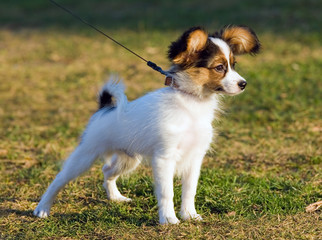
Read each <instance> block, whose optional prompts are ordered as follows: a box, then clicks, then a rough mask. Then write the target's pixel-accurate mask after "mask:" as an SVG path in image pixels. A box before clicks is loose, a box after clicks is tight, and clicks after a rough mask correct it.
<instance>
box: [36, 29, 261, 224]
mask: <svg viewBox="0 0 322 240" xmlns="http://www.w3.org/2000/svg"><path fill="white" fill-rule="evenodd" d="M259 49H260V43H259V40H258V38H257V36H256V34H255V33H254V31H252V30H251V29H250V28H248V27H246V26H228V27H226V28H224V29H222V30H221V31H220V32H216V33H215V34H214V35H208V33H207V32H206V31H205V30H204V29H202V28H200V27H194V28H191V29H189V30H187V31H186V32H184V33H183V35H182V36H181V37H179V39H178V40H177V41H175V42H173V43H172V44H171V45H170V47H169V52H168V57H169V59H170V61H171V62H172V66H171V68H170V70H169V71H168V73H169V75H168V77H167V79H166V85H169V86H168V87H165V88H162V89H159V90H156V91H154V92H151V93H148V94H147V95H145V96H143V97H141V98H139V99H136V100H135V101H132V102H128V101H127V97H126V96H125V94H124V86H123V85H122V83H121V82H119V81H117V79H111V80H110V81H109V82H108V83H107V84H106V85H105V86H104V87H103V89H102V90H101V93H100V97H99V105H100V107H99V110H98V111H97V112H96V113H95V114H94V115H93V116H92V118H91V119H90V121H89V124H88V126H87V128H86V130H85V132H84V134H83V136H82V139H81V142H80V143H79V145H78V146H77V148H76V149H75V151H74V152H73V153H72V154H71V155H70V156H69V158H68V159H67V160H66V162H65V164H64V166H63V169H62V170H61V172H60V173H59V174H58V175H57V176H56V178H55V180H54V181H53V182H52V183H51V184H50V186H49V187H48V189H47V191H46V193H45V194H44V195H43V196H42V198H41V201H40V202H39V204H38V206H37V208H36V209H35V211H34V215H36V216H38V217H47V216H48V215H49V212H50V208H51V206H52V204H53V201H54V199H55V197H56V195H57V193H58V192H59V190H60V189H62V188H63V187H64V186H65V185H66V184H67V183H68V182H69V181H71V180H72V179H74V178H76V177H77V176H79V175H80V174H81V173H83V172H85V171H86V170H88V169H89V168H90V167H91V165H92V164H93V162H94V160H95V159H97V158H98V157H104V158H106V164H105V165H104V167H103V173H104V187H105V189H106V193H107V198H108V199H110V200H113V201H130V199H129V198H126V197H124V196H122V195H121V193H120V192H119V191H118V189H117V186H116V180H117V178H118V177H119V176H120V175H122V174H124V173H128V172H130V171H132V170H134V169H135V168H136V167H137V166H138V165H139V164H140V162H141V161H142V158H143V157H148V158H149V159H151V166H152V169H153V177H154V183H155V193H156V197H157V200H158V207H159V221H160V224H167V223H170V224H176V223H179V220H178V218H177V217H176V214H175V211H174V205H173V195H174V194H173V177H174V175H175V174H178V175H179V176H181V179H182V203H181V211H180V215H181V218H182V219H183V220H188V219H196V220H201V219H202V218H201V216H200V215H199V214H198V213H197V212H196V209H195V203H194V198H195V194H196V189H197V183H198V178H199V173H200V167H201V163H202V160H203V158H204V156H205V154H206V152H207V149H208V148H209V146H210V143H211V141H212V137H213V128H212V121H213V120H214V116H215V114H214V113H215V112H216V111H220V101H219V98H220V97H219V96H220V95H223V94H226V95H236V94H239V93H241V92H243V91H244V89H245V87H246V84H247V83H246V81H245V79H244V78H243V77H241V76H240V75H239V74H238V73H237V72H236V71H235V63H236V61H235V55H241V54H246V53H250V54H255V53H257V52H258V51H259Z"/></svg>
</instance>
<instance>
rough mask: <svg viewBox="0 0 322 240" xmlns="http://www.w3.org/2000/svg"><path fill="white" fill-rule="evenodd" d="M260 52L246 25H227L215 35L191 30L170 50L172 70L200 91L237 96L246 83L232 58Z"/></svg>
mask: <svg viewBox="0 0 322 240" xmlns="http://www.w3.org/2000/svg"><path fill="white" fill-rule="evenodd" d="M259 49H260V43H259V40H258V38H257V36H256V34H255V33H254V32H253V31H252V30H251V29H250V28H248V27H245V26H230V27H226V28H224V29H223V30H221V31H220V32H219V33H218V32H216V33H215V34H214V35H208V33H207V32H206V31H205V30H203V29H202V28H200V27H194V28H191V29H189V30H188V31H186V32H185V33H183V35H182V36H181V37H180V38H179V39H178V40H177V41H175V42H173V43H172V44H171V45H170V47H169V53H168V57H169V59H170V60H171V62H172V63H173V67H172V69H175V70H174V71H183V72H184V73H185V74H187V75H188V76H189V79H190V80H191V81H192V82H193V84H194V85H195V86H197V87H198V88H202V89H203V92H205V91H206V92H209V93H225V94H229V95H236V94H239V93H241V92H242V91H243V90H244V89H245V87H246V84H247V83H246V81H245V79H244V78H243V77H241V76H240V75H239V74H238V73H237V72H236V71H235V64H236V60H235V55H241V54H246V53H250V54H255V53H257V52H258V51H259Z"/></svg>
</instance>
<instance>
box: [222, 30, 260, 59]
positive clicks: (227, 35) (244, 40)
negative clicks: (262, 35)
mask: <svg viewBox="0 0 322 240" xmlns="http://www.w3.org/2000/svg"><path fill="white" fill-rule="evenodd" d="M220 35H221V36H220V37H221V38H222V39H223V40H224V41H226V42H227V43H228V45H229V46H230V48H231V49H232V51H233V53H234V54H236V55H240V54H245V53H250V54H256V53H258V52H259V50H260V46H261V45H260V42H259V40H258V38H257V36H256V34H255V32H254V31H253V30H252V29H250V28H249V27H246V26H228V27H226V28H224V29H223V30H221V34H220Z"/></svg>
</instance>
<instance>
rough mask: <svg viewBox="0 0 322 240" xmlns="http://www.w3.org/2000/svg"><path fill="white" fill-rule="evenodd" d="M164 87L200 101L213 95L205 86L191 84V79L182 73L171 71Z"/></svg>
mask: <svg viewBox="0 0 322 240" xmlns="http://www.w3.org/2000/svg"><path fill="white" fill-rule="evenodd" d="M164 85H166V86H169V87H171V88H173V89H175V90H178V91H180V92H182V93H185V94H187V95H190V96H193V97H196V98H198V99H200V100H202V99H208V98H209V97H211V95H212V94H213V93H211V92H206V91H205V89H204V87H203V86H196V84H194V83H192V82H191V80H190V77H189V76H188V75H187V74H186V73H184V72H181V71H180V72H171V71H169V75H168V76H167V77H166V78H165V82H164Z"/></svg>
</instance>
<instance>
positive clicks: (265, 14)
mask: <svg viewBox="0 0 322 240" xmlns="http://www.w3.org/2000/svg"><path fill="white" fill-rule="evenodd" d="M56 1H57V2H58V3H60V4H62V5H64V6H66V7H67V8H69V9H71V10H72V11H73V12H75V13H77V14H78V15H80V16H82V17H83V18H84V19H86V20H87V21H89V22H91V23H93V24H95V25H97V26H100V27H104V28H108V29H109V30H120V29H123V30H131V31H137V30H142V31H145V30H157V31H162V30H175V29H185V28H188V27H191V26H192V25H202V26H206V27H208V28H209V29H214V28H220V27H222V26H224V25H227V24H246V25H250V26H252V27H253V28H254V29H255V30H256V31H272V32H276V33H282V31H300V32H316V33H319V32H320V26H321V23H322V17H321V16H322V15H321V14H320V11H319V10H320V9H321V8H322V2H321V1H318V0H294V1H280V0H263V1H256V0H244V1H239V0H226V1H205V0H199V1H195V0H194V1H193V0H179V1H176V2H175V3H174V2H173V1H170V0H165V1H148V0H141V1H133V0H125V1H118V0H109V1H105V0H93V1H76V0H56ZM0 22H1V23H2V24H1V26H0V28H9V29H23V28H39V29H45V28H50V27H54V28H60V29H61V30H64V29H68V28H73V29H75V28H76V29H78V30H80V29H85V31H87V30H88V28H87V27H86V26H85V25H83V24H82V23H81V22H79V21H78V20H76V19H74V18H73V17H72V16H70V15H69V14H68V13H66V12H65V11H63V10H62V9H59V8H58V7H56V6H55V5H53V4H52V3H51V2H50V1H44V0H30V1H20V0H12V1H2V2H1V3H0Z"/></svg>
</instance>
